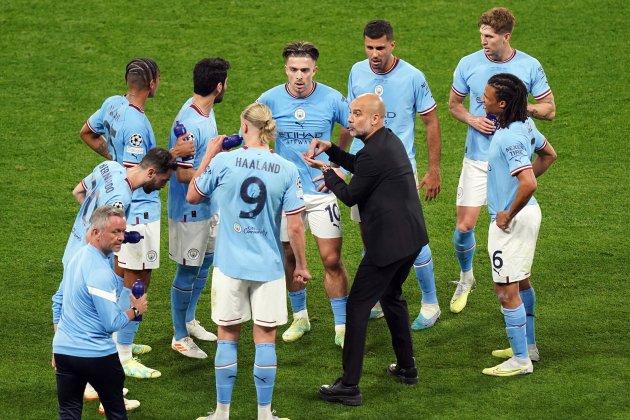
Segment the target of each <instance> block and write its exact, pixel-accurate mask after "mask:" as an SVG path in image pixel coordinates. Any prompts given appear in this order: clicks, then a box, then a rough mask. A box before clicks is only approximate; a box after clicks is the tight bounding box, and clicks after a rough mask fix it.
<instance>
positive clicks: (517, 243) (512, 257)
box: [488, 204, 542, 284]
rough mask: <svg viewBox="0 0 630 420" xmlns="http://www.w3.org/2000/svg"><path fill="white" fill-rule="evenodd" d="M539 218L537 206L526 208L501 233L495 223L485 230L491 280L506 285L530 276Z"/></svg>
mask: <svg viewBox="0 0 630 420" xmlns="http://www.w3.org/2000/svg"><path fill="white" fill-rule="evenodd" d="M541 219H542V215H541V213H540V207H539V206H538V204H534V205H531V206H525V207H524V208H523V209H522V210H521V211H519V212H518V214H517V215H516V216H515V217H514V219H512V222H511V223H510V227H509V228H508V229H507V230H503V229H501V228H499V227H498V226H497V224H496V223H495V222H492V223H490V228H489V230H488V255H489V256H490V265H491V266H492V280H494V282H495V283H502V284H509V283H514V282H517V281H521V280H525V279H526V278H529V276H530V275H531V269H532V263H533V262H534V253H535V251H536V241H537V239H538V231H539V230H540V221H541Z"/></svg>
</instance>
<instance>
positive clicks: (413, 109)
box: [348, 57, 437, 171]
mask: <svg viewBox="0 0 630 420" xmlns="http://www.w3.org/2000/svg"><path fill="white" fill-rule="evenodd" d="M364 93H375V94H377V95H378V96H380V97H381V99H382V100H383V102H384V103H385V127H387V128H389V129H390V130H392V131H393V132H394V134H396V135H397V136H398V138H400V140H402V142H403V145H404V146H405V151H406V152H407V156H408V157H409V160H410V161H411V166H412V167H413V170H414V171H415V170H416V148H415V146H414V131H415V127H416V119H417V116H416V114H420V115H426V114H428V113H429V112H431V111H433V110H434V109H435V108H436V107H437V104H436V103H435V99H433V95H432V94H431V89H430V88H429V84H428V83H427V80H426V78H425V77H424V73H422V72H421V71H420V70H418V69H417V68H415V67H414V66H412V65H411V64H409V63H407V62H406V61H404V60H401V59H399V58H398V57H395V60H394V65H393V66H392V68H391V69H389V70H388V71H386V72H382V73H381V72H376V71H374V70H372V67H370V62H369V60H363V61H360V62H358V63H356V64H355V65H354V66H352V70H350V76H349V78H348V101H352V100H354V99H355V98H356V97H357V96H359V95H362V94H364ZM363 146H364V143H363V142H362V141H361V140H359V139H356V138H355V139H354V140H353V141H352V145H351V146H350V153H352V154H356V153H357V152H358V151H359V150H361V149H362V148H363Z"/></svg>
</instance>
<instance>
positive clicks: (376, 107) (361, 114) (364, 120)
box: [348, 93, 385, 140]
mask: <svg viewBox="0 0 630 420" xmlns="http://www.w3.org/2000/svg"><path fill="white" fill-rule="evenodd" d="M384 118H385V103H384V102H383V101H382V100H381V98H380V97H379V96H378V95H376V94H374V93H365V94H363V95H360V96H357V98H356V99H355V100H354V101H352V103H351V104H350V117H349V118H348V123H349V124H348V125H349V129H350V134H351V135H352V136H354V137H356V138H358V139H361V140H365V139H367V138H368V137H370V136H371V135H372V133H374V132H375V131H377V130H379V129H381V128H382V127H383V126H384V125H385V122H384Z"/></svg>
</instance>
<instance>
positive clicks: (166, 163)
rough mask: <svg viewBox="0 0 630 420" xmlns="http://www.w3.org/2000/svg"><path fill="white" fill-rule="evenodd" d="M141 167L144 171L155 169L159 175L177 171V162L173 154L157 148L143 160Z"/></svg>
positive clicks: (150, 151)
mask: <svg viewBox="0 0 630 420" xmlns="http://www.w3.org/2000/svg"><path fill="white" fill-rule="evenodd" d="M139 166H140V167H141V168H143V169H148V168H153V169H155V172H157V173H158V174H164V173H166V172H168V171H170V170H173V171H175V170H177V160H175V158H174V157H173V155H171V153H170V152H169V151H168V150H166V149H163V148H161V147H155V148H153V149H151V150H149V152H148V153H147V154H146V155H145V156H144V157H143V158H142V160H141V161H140V163H139Z"/></svg>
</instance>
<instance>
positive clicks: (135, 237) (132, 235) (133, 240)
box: [123, 230, 144, 244]
mask: <svg viewBox="0 0 630 420" xmlns="http://www.w3.org/2000/svg"><path fill="white" fill-rule="evenodd" d="M141 239H144V236H142V235H140V232H136V231H135V230H132V231H129V232H127V231H125V239H123V244H137V243H138V242H140V240H141Z"/></svg>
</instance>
